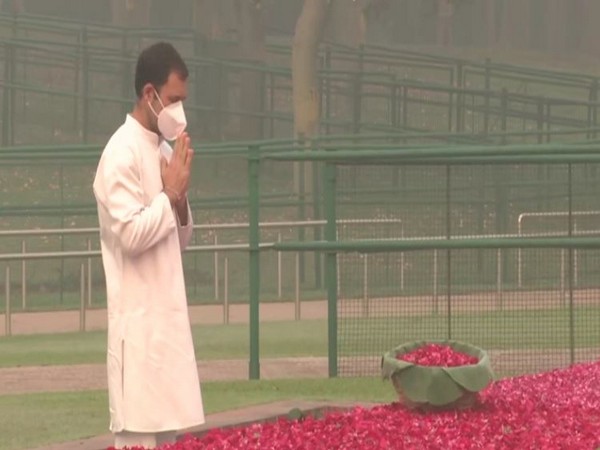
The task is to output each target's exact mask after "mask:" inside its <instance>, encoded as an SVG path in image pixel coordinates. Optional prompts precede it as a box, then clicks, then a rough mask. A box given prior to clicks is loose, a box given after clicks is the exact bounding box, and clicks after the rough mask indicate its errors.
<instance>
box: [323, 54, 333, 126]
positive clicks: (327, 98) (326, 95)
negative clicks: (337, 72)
mask: <svg viewBox="0 0 600 450" xmlns="http://www.w3.org/2000/svg"><path fill="white" fill-rule="evenodd" d="M324 66H325V73H324V74H323V79H324V82H325V86H324V87H323V95H322V100H321V101H324V102H325V134H330V133H331V124H330V122H329V121H330V120H331V83H330V80H329V76H330V73H329V70H330V69H331V48H330V47H329V46H327V47H326V48H325V60H324Z"/></svg>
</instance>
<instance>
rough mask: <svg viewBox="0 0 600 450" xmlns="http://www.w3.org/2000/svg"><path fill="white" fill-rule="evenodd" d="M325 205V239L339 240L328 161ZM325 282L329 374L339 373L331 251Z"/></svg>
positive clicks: (333, 180)
mask: <svg viewBox="0 0 600 450" xmlns="http://www.w3.org/2000/svg"><path fill="white" fill-rule="evenodd" d="M324 184H325V186H324V188H325V189H324V193H323V194H324V207H325V215H326V219H327V224H326V225H325V239H326V240H327V241H329V242H335V241H336V240H337V224H336V223H337V217H336V211H335V192H336V166H335V165H333V164H331V163H327V164H325V170H324ZM325 258H326V260H325V264H326V268H325V270H326V272H325V283H326V284H327V341H328V346H329V349H328V355H329V376H330V377H337V375H338V364H337V362H338V354H337V350H338V347H337V300H338V299H337V289H338V286H337V254H336V253H335V252H329V253H327V255H326V257H325Z"/></svg>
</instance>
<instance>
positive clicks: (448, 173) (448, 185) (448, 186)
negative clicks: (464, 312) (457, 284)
mask: <svg viewBox="0 0 600 450" xmlns="http://www.w3.org/2000/svg"><path fill="white" fill-rule="evenodd" d="M451 175H452V168H451V167H450V165H447V166H446V239H450V238H451V237H452V226H451V225H452V224H451V220H452V207H451V199H452V196H451V192H452V191H451V187H452V184H451ZM446 255H447V260H446V263H447V267H446V316H447V321H448V322H447V331H448V339H452V254H451V252H450V249H448V252H447V253H446Z"/></svg>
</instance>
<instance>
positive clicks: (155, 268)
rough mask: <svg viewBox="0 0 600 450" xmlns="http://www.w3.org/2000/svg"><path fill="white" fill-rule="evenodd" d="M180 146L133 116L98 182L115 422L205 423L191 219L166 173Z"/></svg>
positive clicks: (163, 427) (153, 427)
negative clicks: (190, 264) (190, 258)
mask: <svg viewBox="0 0 600 450" xmlns="http://www.w3.org/2000/svg"><path fill="white" fill-rule="evenodd" d="M172 152H173V150H172V148H171V147H170V146H169V145H168V144H167V143H166V142H164V141H160V140H159V138H158V136H157V135H156V134H154V133H152V132H150V131H149V130H147V129H145V128H144V127H142V126H141V124H140V123H139V122H137V120H135V119H134V118H133V117H132V116H130V115H128V116H127V119H126V120H125V123H124V124H123V125H122V126H121V127H120V128H119V129H118V130H117V131H116V132H115V134H114V135H113V136H112V137H111V139H110V140H109V142H108V144H107V145H106V147H105V149H104V151H103V153H102V157H101V159H100V162H99V164H98V169H97V172H96V177H95V180H94V195H95V196H96V200H97V203H98V216H99V221H100V239H101V247H102V260H103V264H104V271H105V274H106V285H107V296H108V352H107V369H108V389H109V404H110V419H111V421H110V429H111V430H112V431H113V432H119V431H122V430H128V431H134V432H160V431H167V430H179V429H182V428H187V427H190V426H195V425H199V424H202V423H204V411H203V406H202V395H201V392H200V383H199V380H198V371H197V366H196V359H195V356H194V347H193V341H192V334H191V329H190V322H189V316H188V309H187V300H186V292H185V284H184V278H183V269H182V261H181V252H182V250H183V249H184V248H185V247H186V246H187V244H188V242H189V240H190V238H191V235H192V215H191V211H189V206H188V217H189V219H188V223H187V224H186V225H185V226H181V224H180V223H179V219H178V217H177V213H176V212H175V211H174V210H173V209H172V208H171V205H170V203H169V199H168V197H167V196H166V194H164V193H162V189H163V185H162V179H161V175H160V156H161V154H162V155H163V156H165V157H166V158H167V160H169V159H170V157H171V154H172Z"/></svg>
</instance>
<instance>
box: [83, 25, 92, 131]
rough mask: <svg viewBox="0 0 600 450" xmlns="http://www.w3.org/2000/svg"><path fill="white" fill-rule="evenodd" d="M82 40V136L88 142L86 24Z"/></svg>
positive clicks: (88, 92)
mask: <svg viewBox="0 0 600 450" xmlns="http://www.w3.org/2000/svg"><path fill="white" fill-rule="evenodd" d="M81 42H82V47H83V55H82V63H81V76H82V79H81V89H82V91H83V95H82V99H83V105H82V122H81V128H82V130H81V137H82V140H83V143H87V142H88V136H89V131H90V130H89V126H90V55H89V49H88V33H87V27H86V26H84V27H83V30H82V31H81Z"/></svg>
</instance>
